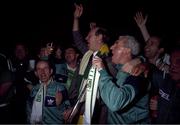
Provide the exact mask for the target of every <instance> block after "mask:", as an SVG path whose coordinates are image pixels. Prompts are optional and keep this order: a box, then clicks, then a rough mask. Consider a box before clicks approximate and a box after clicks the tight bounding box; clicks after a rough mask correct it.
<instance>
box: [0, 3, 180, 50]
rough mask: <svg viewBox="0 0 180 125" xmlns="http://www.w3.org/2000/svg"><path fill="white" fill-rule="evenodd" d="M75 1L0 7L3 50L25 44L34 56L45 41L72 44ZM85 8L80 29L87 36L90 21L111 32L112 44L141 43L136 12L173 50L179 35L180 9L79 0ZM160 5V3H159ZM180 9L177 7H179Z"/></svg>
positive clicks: (172, 4)
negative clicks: (121, 40) (120, 40)
mask: <svg viewBox="0 0 180 125" xmlns="http://www.w3.org/2000/svg"><path fill="white" fill-rule="evenodd" d="M74 2H75V1H73V0H59V1H56V2H53V1H51V2H50V1H47V2H43V1H41V2H38V3H36V2H28V1H26V2H22V1H21V2H17V1H15V2H9V3H3V4H1V6H2V7H1V39H0V40H1V47H0V48H1V50H3V51H5V52H6V53H9V52H10V51H11V50H12V48H13V46H14V44H15V43H16V42H24V43H26V44H27V45H28V48H29V49H30V51H31V52H34V51H33V50H34V49H35V48H36V47H37V46H38V45H39V44H40V42H41V41H42V40H54V41H57V42H60V43H61V44H63V45H67V44H71V43H72V36H71V28H72V19H73V3H74ZM76 2H82V3H83V5H84V13H83V16H82V18H81V20H80V24H81V25H80V28H81V31H82V32H83V35H86V33H87V31H88V28H89V25H88V23H89V22H90V21H91V20H95V21H96V22H97V23H98V24H101V25H103V26H105V27H106V28H108V29H109V31H110V32H111V35H112V41H113V40H114V39H116V38H117V36H118V35H122V34H130V35H134V36H135V37H136V38H137V39H138V40H140V41H142V36H141V33H140V31H139V29H138V27H137V26H136V23H135V21H134V19H133V16H134V15H135V13H136V11H138V10H140V11H142V12H143V13H146V14H148V21H147V27H148V29H149V32H150V34H157V35H160V36H163V37H164V38H165V40H166V43H167V45H168V46H169V47H171V46H172V45H173V43H174V40H175V39H176V37H178V35H179V33H180V31H179V29H180V19H179V18H180V7H179V6H178V4H177V3H172V2H164V1H162V2H161V1H155V0H154V1H153V0H146V1H143V2H142V1H137V0H136V1H135V0H134V1H133V0H126V1H121V0H108V1H105V0H78V1H77V0H76ZM157 2H158V3H157ZM176 5H177V6H176Z"/></svg>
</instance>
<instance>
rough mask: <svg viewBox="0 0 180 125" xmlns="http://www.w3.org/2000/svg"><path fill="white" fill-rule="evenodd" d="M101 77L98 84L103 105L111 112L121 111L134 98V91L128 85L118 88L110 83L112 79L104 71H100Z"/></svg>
mask: <svg viewBox="0 0 180 125" xmlns="http://www.w3.org/2000/svg"><path fill="white" fill-rule="evenodd" d="M100 74H101V77H100V82H99V89H100V95H101V98H102V100H103V101H104V103H105V104H106V105H107V107H108V108H109V109H110V110H111V111H118V110H120V109H123V108H124V107H125V106H127V105H128V104H129V103H131V102H132V100H133V99H134V97H135V89H134V88H133V86H131V85H130V84H125V85H123V86H121V87H118V86H117V85H116V83H113V82H112V77H111V76H109V75H108V73H107V72H106V70H101V71H100Z"/></svg>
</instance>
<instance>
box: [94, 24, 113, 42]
mask: <svg viewBox="0 0 180 125" xmlns="http://www.w3.org/2000/svg"><path fill="white" fill-rule="evenodd" d="M95 35H96V36H98V35H102V40H103V42H104V43H107V42H109V40H110V38H109V33H108V31H107V29H105V28H102V27H97V31H96V33H95Z"/></svg>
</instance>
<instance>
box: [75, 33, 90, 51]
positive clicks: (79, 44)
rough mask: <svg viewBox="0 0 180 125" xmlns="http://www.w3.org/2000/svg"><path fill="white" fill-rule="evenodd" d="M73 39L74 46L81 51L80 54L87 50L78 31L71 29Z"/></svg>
mask: <svg viewBox="0 0 180 125" xmlns="http://www.w3.org/2000/svg"><path fill="white" fill-rule="evenodd" d="M73 41H74V43H75V45H76V47H77V48H78V49H79V50H80V51H81V53H82V54H84V53H86V51H88V48H87V45H86V43H85V41H84V39H83V36H82V35H81V33H80V32H79V31H73Z"/></svg>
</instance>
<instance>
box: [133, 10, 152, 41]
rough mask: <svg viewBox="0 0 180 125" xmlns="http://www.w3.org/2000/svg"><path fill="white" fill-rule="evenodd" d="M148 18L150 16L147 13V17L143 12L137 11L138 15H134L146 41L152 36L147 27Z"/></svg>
mask: <svg viewBox="0 0 180 125" xmlns="http://www.w3.org/2000/svg"><path fill="white" fill-rule="evenodd" d="M147 18H148V16H147V15H146V16H145V18H144V17H143V15H142V12H137V13H136V15H135V16H134V20H135V21H136V24H137V26H138V27H139V29H140V31H141V33H142V35H143V38H144V40H145V42H146V41H147V40H148V39H149V37H150V35H149V32H148V30H147V27H146V21H147Z"/></svg>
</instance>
